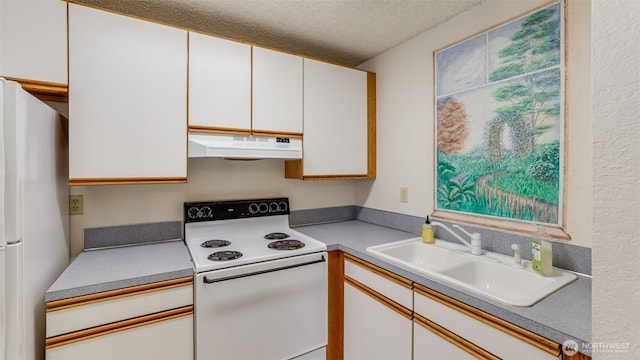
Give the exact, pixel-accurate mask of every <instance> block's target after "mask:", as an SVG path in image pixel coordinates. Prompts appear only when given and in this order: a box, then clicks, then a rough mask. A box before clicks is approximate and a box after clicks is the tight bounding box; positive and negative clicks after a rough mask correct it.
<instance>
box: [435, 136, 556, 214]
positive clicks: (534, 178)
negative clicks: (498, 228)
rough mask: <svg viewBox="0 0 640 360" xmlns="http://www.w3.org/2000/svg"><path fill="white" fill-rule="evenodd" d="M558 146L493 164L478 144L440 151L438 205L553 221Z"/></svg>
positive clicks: (481, 212) (467, 210)
mask: <svg viewBox="0 0 640 360" xmlns="http://www.w3.org/2000/svg"><path fill="white" fill-rule="evenodd" d="M558 146H559V145H558V143H552V144H546V145H542V146H538V147H537V148H536V149H535V150H534V151H533V152H532V153H530V154H527V155H525V156H519V157H515V156H512V155H506V156H504V157H503V159H502V160H501V161H500V162H499V163H497V164H495V165H490V164H489V161H487V159H486V157H485V156H484V152H483V151H482V149H480V148H478V149H475V150H472V151H470V152H466V153H464V154H443V153H439V154H438V192H437V201H438V207H439V208H442V209H448V210H455V211H462V212H470V213H476V214H483V215H489V216H499V217H507V218H514V219H520V220H528V221H544V222H555V221H557V206H558V204H559V188H558V183H559V181H558V171H559V163H558V159H559V156H558V155H559V151H558ZM533 199H535V200H536V201H535V202H536V204H533ZM540 204H542V205H540ZM540 207H548V208H550V209H553V208H556V210H555V211H553V210H541V209H540Z"/></svg>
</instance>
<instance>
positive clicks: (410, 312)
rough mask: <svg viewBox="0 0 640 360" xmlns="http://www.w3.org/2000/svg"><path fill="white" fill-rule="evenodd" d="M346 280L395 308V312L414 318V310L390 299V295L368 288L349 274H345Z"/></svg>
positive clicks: (346, 282)
mask: <svg viewBox="0 0 640 360" xmlns="http://www.w3.org/2000/svg"><path fill="white" fill-rule="evenodd" d="M344 282H345V284H349V285H351V286H353V287H354V288H356V289H358V290H360V291H361V292H363V293H364V294H366V295H369V296H370V297H371V298H373V299H375V300H377V301H378V302H380V303H382V304H384V305H385V306H386V307H388V308H390V309H392V310H394V311H395V312H397V313H398V314H400V315H402V316H403V317H405V318H407V319H409V320H411V319H413V310H410V309H407V308H405V307H404V306H402V305H400V304H398V303H397V302H395V301H393V300H391V299H389V298H388V297H386V296H384V295H382V294H379V293H378V292H376V291H374V290H372V289H370V288H368V287H367V286H365V285H363V284H361V283H359V282H358V281H356V280H354V279H352V278H350V277H348V276H346V275H345V276H344Z"/></svg>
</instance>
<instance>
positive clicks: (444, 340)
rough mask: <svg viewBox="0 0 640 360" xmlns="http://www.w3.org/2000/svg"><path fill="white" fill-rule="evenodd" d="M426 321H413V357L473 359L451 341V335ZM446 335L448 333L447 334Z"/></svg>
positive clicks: (473, 357) (468, 353) (456, 359)
mask: <svg viewBox="0 0 640 360" xmlns="http://www.w3.org/2000/svg"><path fill="white" fill-rule="evenodd" d="M430 325H431V324H429V323H428V322H427V321H420V320H418V319H414V321H413V358H414V359H455V360H462V359H475V358H476V356H473V355H472V354H471V353H470V352H468V351H467V350H465V349H464V348H463V347H461V346H460V345H458V344H456V343H453V342H452V341H451V337H449V336H446V335H445V334H442V333H441V332H439V331H438V330H436V329H434V328H433V327H432V326H430ZM447 335H448V334H447Z"/></svg>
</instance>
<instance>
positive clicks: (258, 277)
mask: <svg viewBox="0 0 640 360" xmlns="http://www.w3.org/2000/svg"><path fill="white" fill-rule="evenodd" d="M326 259H327V255H326V252H321V253H314V254H308V255H300V256H295V257H290V258H284V259H278V260H273V261H266V262H261V263H255V264H249V265H243V266H238V267H233V268H227V269H221V270H214V271H210V272H206V273H201V274H198V275H197V277H196V289H195V291H196V303H195V323H196V331H195V337H196V359H252V360H255V359H291V358H294V357H296V356H299V355H301V354H304V353H308V352H310V351H313V350H316V349H319V348H322V347H324V346H326V344H327V286H328V280H327V275H328V274H327V271H328V270H327V269H328V268H327V261H326Z"/></svg>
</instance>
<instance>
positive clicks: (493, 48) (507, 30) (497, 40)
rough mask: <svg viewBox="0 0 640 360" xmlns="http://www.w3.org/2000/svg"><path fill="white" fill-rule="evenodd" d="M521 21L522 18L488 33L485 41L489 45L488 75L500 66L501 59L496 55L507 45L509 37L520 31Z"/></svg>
mask: <svg viewBox="0 0 640 360" xmlns="http://www.w3.org/2000/svg"><path fill="white" fill-rule="evenodd" d="M523 21H524V18H520V19H518V20H515V21H512V22H511V23H509V24H506V25H503V26H501V27H499V28H497V29H495V30H493V31H490V32H489V36H488V41H487V42H488V44H489V73H491V72H493V71H494V70H495V69H496V68H497V67H498V66H500V62H501V59H500V56H499V55H498V53H499V52H500V50H502V49H504V48H505V47H506V46H507V45H509V43H510V42H511V37H512V36H513V34H515V33H516V32H517V31H518V30H520V25H521V24H522V22H523Z"/></svg>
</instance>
